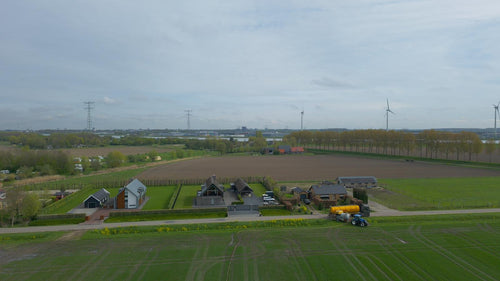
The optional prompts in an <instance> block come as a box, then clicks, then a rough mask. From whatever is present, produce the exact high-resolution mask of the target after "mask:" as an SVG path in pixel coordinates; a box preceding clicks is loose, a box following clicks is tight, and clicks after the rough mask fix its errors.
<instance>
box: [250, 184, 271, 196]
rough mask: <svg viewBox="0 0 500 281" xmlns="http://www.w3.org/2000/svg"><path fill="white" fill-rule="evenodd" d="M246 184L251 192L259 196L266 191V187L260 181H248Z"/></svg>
mask: <svg viewBox="0 0 500 281" xmlns="http://www.w3.org/2000/svg"><path fill="white" fill-rule="evenodd" d="M248 185H249V186H250V188H252V190H253V194H255V195H256V196H261V195H262V194H264V193H266V191H267V189H266V188H265V187H264V186H263V185H262V184H260V183H249V184H248Z"/></svg>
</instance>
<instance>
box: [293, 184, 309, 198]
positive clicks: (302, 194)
mask: <svg viewBox="0 0 500 281" xmlns="http://www.w3.org/2000/svg"><path fill="white" fill-rule="evenodd" d="M292 194H293V195H297V196H298V197H299V199H300V200H304V199H306V198H307V191H305V190H303V189H302V188H300V187H294V188H292Z"/></svg>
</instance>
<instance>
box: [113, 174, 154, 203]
mask: <svg viewBox="0 0 500 281" xmlns="http://www.w3.org/2000/svg"><path fill="white" fill-rule="evenodd" d="M146 190H147V187H146V186H145V185H144V184H143V183H142V182H140V181H139V180H138V179H134V180H133V181H131V182H130V183H129V184H127V185H126V186H124V187H122V188H120V190H119V191H118V194H117V195H116V200H115V209H137V208H139V207H140V206H141V204H142V203H143V202H144V200H145V199H146Z"/></svg>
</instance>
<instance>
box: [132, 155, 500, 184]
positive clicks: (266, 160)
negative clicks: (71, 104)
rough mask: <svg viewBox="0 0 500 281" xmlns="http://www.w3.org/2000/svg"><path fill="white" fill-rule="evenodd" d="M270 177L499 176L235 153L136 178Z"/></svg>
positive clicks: (397, 163) (419, 165)
mask: <svg viewBox="0 0 500 281" xmlns="http://www.w3.org/2000/svg"><path fill="white" fill-rule="evenodd" d="M213 174H216V175H217V176H219V177H246V176H271V177H273V178H274V179H275V180H278V181H304V180H327V179H330V180H333V179H335V178H336V177H339V176H375V177H377V178H439V177H485V176H500V170H491V169H480V168H469V167H459V166H449V165H442V164H431V163H425V162H406V161H404V160H378V159H371V158H360V157H352V156H337V155H319V156H302V155H289V156H238V157H211V158H200V159H193V160H189V161H181V162H176V163H170V164H165V165H161V166H157V167H154V168H151V169H148V170H147V171H145V172H143V173H141V174H140V175H139V176H138V177H139V178H140V179H162V178H168V179H186V178H207V177H209V176H210V175H213Z"/></svg>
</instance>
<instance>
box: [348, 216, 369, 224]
mask: <svg viewBox="0 0 500 281" xmlns="http://www.w3.org/2000/svg"><path fill="white" fill-rule="evenodd" d="M351 224H352V225H357V226H361V227H364V226H368V222H367V221H366V220H365V219H363V218H362V217H361V215H360V214H356V215H354V216H353V218H352V221H351Z"/></svg>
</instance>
